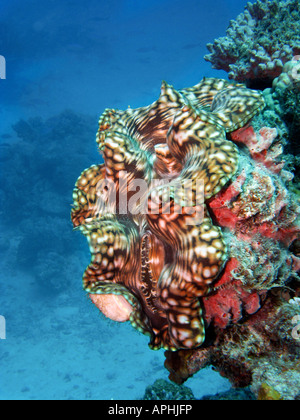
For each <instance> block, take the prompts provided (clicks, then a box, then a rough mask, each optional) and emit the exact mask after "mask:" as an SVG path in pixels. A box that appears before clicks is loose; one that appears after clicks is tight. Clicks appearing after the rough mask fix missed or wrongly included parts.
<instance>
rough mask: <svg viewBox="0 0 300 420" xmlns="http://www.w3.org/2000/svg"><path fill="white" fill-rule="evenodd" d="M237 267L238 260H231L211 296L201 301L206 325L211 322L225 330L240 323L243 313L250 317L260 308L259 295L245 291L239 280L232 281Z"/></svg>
mask: <svg viewBox="0 0 300 420" xmlns="http://www.w3.org/2000/svg"><path fill="white" fill-rule="evenodd" d="M238 266H239V262H238V260H237V259H236V258H231V259H230V260H229V261H228V262H227V264H226V268H225V271H224V273H223V275H222V276H221V278H220V279H219V280H218V282H217V283H216V284H215V288H214V292H213V293H212V295H210V296H208V297H206V298H204V299H203V306H204V309H205V320H206V322H207V325H210V324H211V322H213V324H214V326H215V327H218V328H226V327H227V326H228V325H230V324H231V323H236V322H238V321H240V320H241V319H242V317H243V312H246V313H247V314H249V315H252V314H254V313H255V312H256V311H258V309H259V308H260V293H258V292H256V291H254V292H251V291H247V290H246V289H245V288H244V286H243V283H242V282H241V281H240V280H235V279H234V275H233V271H234V270H235V269H237V268H238ZM261 294H263V292H261Z"/></svg>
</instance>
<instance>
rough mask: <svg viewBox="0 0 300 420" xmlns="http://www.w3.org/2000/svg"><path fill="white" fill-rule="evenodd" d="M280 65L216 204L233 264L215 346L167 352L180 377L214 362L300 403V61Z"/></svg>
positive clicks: (213, 316)
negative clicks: (233, 169) (233, 171)
mask: <svg viewBox="0 0 300 420" xmlns="http://www.w3.org/2000/svg"><path fill="white" fill-rule="evenodd" d="M275 3H276V2H273V4H272V5H270V2H258V3H257V4H256V5H250V4H249V5H248V6H247V8H248V12H247V13H246V16H248V17H249V11H255V13H258V11H259V10H267V9H266V8H267V7H269V6H271V8H270V10H271V9H272V8H273V7H274V8H275V9H274V10H275V11H276V13H279V12H280V10H281V8H282V7H283V2H279V3H278V4H277V5H276V4H275ZM292 6H293V7H294V6H295V7H296V6H297V7H298V4H297V5H296V4H295V2H292V1H288V2H286V8H287V10H290V9H289V8H290V7H292ZM294 11H295V10H294ZM264 16H265V15H264V14H262V16H261V18H262V20H263V19H264ZM292 18H293V16H292ZM239 22H240V23H241V22H243V20H241V17H240V18H239ZM231 25H234V24H233V23H232V24H231ZM242 28H243V25H242ZM242 28H241V29H242ZM283 39H284V38H283ZM295 39H297V37H295ZM239 42H240V40H239V39H237V41H236V48H239ZM289 45H290V50H291V51H293V52H294V50H293V49H292V47H293V45H294V43H293V42H291V43H290V44H289ZM248 64H249V65H250V64H251V62H249V63H248ZM252 64H253V62H252ZM281 67H282V71H279V69H277V70H276V72H275V73H270V72H268V71H266V74H265V77H269V78H270V80H271V79H272V80H273V82H272V85H271V87H270V88H267V89H265V90H264V91H263V95H264V98H265V101H266V107H265V108H264V109H263V110H262V111H261V112H260V114H259V115H257V116H255V117H254V118H253V119H252V120H251V122H250V123H248V124H247V125H245V126H244V127H242V128H240V129H238V130H236V131H234V132H232V133H231V134H230V139H231V141H233V142H234V143H235V144H236V145H237V147H238V148H239V169H238V171H237V172H236V174H235V176H234V177H233V178H232V179H231V181H230V183H229V184H228V185H227V187H226V188H223V189H222V190H221V191H220V192H219V193H218V194H216V195H215V196H214V197H212V198H211V199H210V200H209V201H208V203H207V206H208V208H209V211H210V214H211V216H212V219H213V220H214V221H215V223H217V224H218V225H219V226H220V227H221V228H222V230H223V234H224V238H225V241H226V242H227V243H228V244H229V257H230V258H229V260H228V261H227V264H226V267H225V269H224V270H223V272H222V274H221V275H220V276H219V277H218V279H217V281H216V282H215V283H214V287H213V289H212V291H211V293H210V294H209V295H207V296H205V297H204V298H203V307H204V317H205V318H204V319H205V322H206V326H207V338H206V341H205V343H204V344H203V345H202V347H200V348H198V349H195V350H187V351H183V350H180V351H178V352H177V353H170V352H166V367H167V369H169V371H170V379H172V380H173V381H175V382H177V383H182V382H183V381H184V380H185V379H186V378H188V377H189V376H191V375H192V374H194V373H195V372H196V371H198V370H199V369H202V368H203V367H205V366H208V365H213V366H214V367H215V368H216V369H217V370H218V371H219V372H220V373H221V375H224V376H226V377H227V378H229V379H230V380H231V382H232V383H233V385H234V386H235V387H246V386H250V388H251V391H252V392H253V393H254V394H255V396H256V398H257V399H259V400H282V399H284V400H291V399H299V398H300V396H299V394H300V393H299V387H300V362H299V360H300V304H299V302H300V300H299V296H300V278H299V272H300V207H299V206H300V200H299V197H300V191H299V185H300V184H299V156H298V155H299V146H298V142H299V135H300V133H299V125H300V123H299V121H300V118H299V117H300V114H299V111H300V108H299V80H300V79H299V57H295V58H294V59H292V60H290V61H287V62H286V64H285V65H284V66H281ZM260 68H261V69H263V67H261V66H260ZM275 74H276V76H277V77H275ZM231 77H233V74H231ZM248 77H252V78H253V84H254V85H255V84H256V85H259V83H260V78H261V77H264V76H262V75H261V73H259V72H257V71H256V72H254V68H253V72H252V73H251V75H250V76H249V74H244V75H242V73H240V75H239V76H238V77H236V78H237V79H239V80H240V78H241V79H242V80H244V81H245V82H247V78H248Z"/></svg>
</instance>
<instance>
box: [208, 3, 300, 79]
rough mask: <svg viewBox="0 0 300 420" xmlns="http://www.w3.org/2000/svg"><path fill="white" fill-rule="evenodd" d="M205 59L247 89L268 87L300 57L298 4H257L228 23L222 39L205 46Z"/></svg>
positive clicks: (250, 6) (247, 8)
mask: <svg viewBox="0 0 300 420" xmlns="http://www.w3.org/2000/svg"><path fill="white" fill-rule="evenodd" d="M207 48H208V50H209V51H210V54H208V55H206V56H205V59H206V60H207V61H209V62H211V63H212V67H213V68H215V69H222V70H225V71H226V72H228V75H229V78H230V79H233V80H236V81H239V82H246V83H247V84H248V86H256V87H258V85H265V86H266V85H268V84H269V85H270V84H271V83H272V80H273V79H274V78H275V77H278V76H279V74H280V73H281V71H282V68H283V66H284V64H285V63H286V62H287V61H290V60H291V59H292V58H293V57H294V56H295V55H297V54H299V53H300V5H299V1H298V0H287V1H273V0H259V1H257V2H256V3H253V4H252V3H248V4H247V6H246V7H245V11H244V12H243V13H241V14H240V15H239V16H238V17H237V19H236V20H232V21H231V22H230V25H229V28H228V29H227V31H226V36H225V37H221V38H218V39H216V40H215V41H214V43H211V44H208V45H207Z"/></svg>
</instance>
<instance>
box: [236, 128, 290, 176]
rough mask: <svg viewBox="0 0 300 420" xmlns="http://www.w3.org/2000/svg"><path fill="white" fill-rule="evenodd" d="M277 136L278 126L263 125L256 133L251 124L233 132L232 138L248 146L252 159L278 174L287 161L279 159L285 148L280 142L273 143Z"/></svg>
mask: <svg viewBox="0 0 300 420" xmlns="http://www.w3.org/2000/svg"><path fill="white" fill-rule="evenodd" d="M276 137H277V130H276V128H270V127H262V128H261V129H260V130H259V132H258V133H256V132H255V131H254V129H253V127H252V126H251V125H250V126H246V127H243V128H240V129H238V130H236V131H234V132H233V133H231V138H232V140H234V141H236V142H238V143H243V144H245V145H246V146H247V147H248V149H249V152H250V155H251V157H252V159H254V160H255V161H256V162H258V163H261V164H262V165H263V166H265V167H266V168H268V169H270V171H271V172H273V173H276V174H277V173H279V172H280V171H281V170H282V168H283V167H284V164H285V162H284V161H278V158H279V157H280V156H281V155H282V153H283V149H282V145H281V144H280V143H275V144H273V143H274V140H275V139H276Z"/></svg>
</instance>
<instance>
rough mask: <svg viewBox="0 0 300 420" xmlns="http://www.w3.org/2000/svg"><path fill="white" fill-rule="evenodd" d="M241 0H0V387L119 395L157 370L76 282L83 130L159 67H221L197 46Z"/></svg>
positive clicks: (140, 345) (206, 385) (133, 392)
mask: <svg viewBox="0 0 300 420" xmlns="http://www.w3.org/2000/svg"><path fill="white" fill-rule="evenodd" d="M246 4H247V1H246V0H214V1H212V2H207V1H200V0H185V1H182V0H181V1H179V0H109V1H102V0H87V1H82V0H75V1H74V0H72V1H71V0H59V1H58V0H47V1H46V0H27V1H26V2H24V1H21V0H2V1H1V4H0V55H2V56H3V57H5V63H6V79H1V80H0V103H1V107H0V162H1V166H0V214H1V218H0V252H1V259H0V267H1V269H0V277H1V280H0V315H1V316H2V317H4V318H1V319H2V320H3V319H5V321H6V339H5V340H4V339H2V340H0V399H1V400H4V399H108V400H110V399H115V400H118V399H127V400H132V399H138V398H142V397H143V395H144V392H145V388H146V386H148V385H151V384H152V383H153V382H154V381H155V380H156V379H159V378H164V379H167V376H168V372H167V371H166V369H165V368H164V366H163V363H164V354H163V350H160V351H157V352H154V351H151V350H150V349H149V348H148V338H147V337H145V336H143V335H141V334H139V333H138V332H136V331H135V330H133V329H132V327H131V326H130V325H128V324H118V323H114V322H113V321H110V320H107V319H106V318H104V317H103V316H101V315H100V314H99V311H98V310H97V309H96V308H95V307H94V306H93V305H92V304H91V303H90V302H89V300H88V299H87V297H86V296H85V293H84V292H83V290H82V285H81V277H82V273H83V271H84V268H85V266H86V265H87V264H88V262H89V258H90V257H89V251H88V247H87V244H86V241H85V239H84V238H83V237H81V236H80V234H79V233H76V232H73V231H72V225H71V222H70V208H71V203H72V190H73V186H74V183H75V181H76V179H77V177H78V176H79V174H80V172H81V171H82V170H83V169H84V168H87V167H89V166H90V165H92V164H94V163H100V162H101V157H100V156H99V153H98V151H97V148H96V143H95V133H96V131H97V122H98V117H99V115H100V114H101V113H102V112H103V111H104V109H105V108H106V107H109V108H120V109H126V108H127V107H128V106H131V107H132V108H135V107H139V106H144V105H148V104H150V103H151V102H153V101H155V100H156V99H157V97H158V96H159V91H160V84H161V81H162V80H166V81H167V82H168V83H170V84H172V85H174V86H175V87H176V88H183V87H188V86H192V85H194V84H196V83H197V82H198V81H199V80H200V79H201V78H202V77H204V76H217V77H224V78H227V75H226V74H225V73H224V72H222V71H216V70H212V69H211V66H210V64H209V63H207V62H206V61H205V60H204V58H203V57H204V55H205V54H206V53H207V50H206V44H207V43H208V42H212V41H213V40H214V39H215V38H217V37H219V36H222V35H224V33H225V31H226V28H227V26H228V24H229V20H230V19H233V18H235V17H236V16H237V15H238V14H239V13H240V12H242V11H243V9H244V6H245V5H246ZM0 327H1V326H0ZM1 334H2V336H1ZM3 334H4V333H3V327H2V333H1V332H0V336H1V338H3ZM186 385H187V386H189V387H190V388H191V389H192V390H193V392H194V395H195V397H196V398H201V396H203V395H207V394H214V393H217V392H220V391H226V390H228V389H229V388H230V384H229V382H228V381H227V380H226V379H224V378H221V377H220V376H219V374H217V373H216V372H213V371H212V370H211V369H210V368H207V369H204V370H203V371H201V372H199V373H198V374H196V375H195V376H194V377H193V378H191V379H189V380H188V381H187V382H186Z"/></svg>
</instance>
